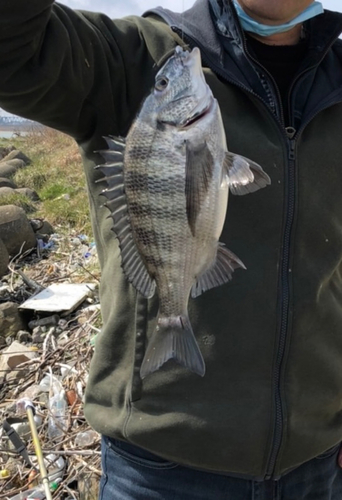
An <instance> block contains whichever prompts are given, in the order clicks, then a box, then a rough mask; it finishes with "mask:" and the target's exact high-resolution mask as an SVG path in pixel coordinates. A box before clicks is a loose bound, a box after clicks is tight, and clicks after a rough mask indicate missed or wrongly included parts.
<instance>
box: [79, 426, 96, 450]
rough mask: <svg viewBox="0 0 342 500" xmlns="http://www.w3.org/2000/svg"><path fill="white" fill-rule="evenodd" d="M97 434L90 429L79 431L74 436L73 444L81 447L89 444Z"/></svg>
mask: <svg viewBox="0 0 342 500" xmlns="http://www.w3.org/2000/svg"><path fill="white" fill-rule="evenodd" d="M97 436H98V433H97V432H95V431H92V430H89V431H85V432H79V433H78V434H77V436H76V438H75V446H76V447H80V448H83V447H84V446H89V445H91V444H93V443H94V441H95V440H96V438H97Z"/></svg>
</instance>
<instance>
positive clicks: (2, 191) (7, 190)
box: [0, 186, 15, 198]
mask: <svg viewBox="0 0 342 500" xmlns="http://www.w3.org/2000/svg"><path fill="white" fill-rule="evenodd" d="M10 194H15V191H14V189H13V188H11V187H8V186H4V187H0V198H1V197H3V196H8V195H10Z"/></svg>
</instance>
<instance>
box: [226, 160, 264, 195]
mask: <svg viewBox="0 0 342 500" xmlns="http://www.w3.org/2000/svg"><path fill="white" fill-rule="evenodd" d="M224 166H225V169H224V170H225V172H226V173H227V175H228V179H229V188H230V191H231V193H232V194H237V195H244V194H248V193H253V192H255V191H258V190H259V189H261V188H264V187H266V186H267V185H268V184H271V180H270V178H269V176H268V175H267V174H266V172H264V170H263V169H262V168H261V167H260V165H258V164H257V163H255V162H254V161H252V160H249V159H248V158H245V157H244V156H240V155H235V154H233V153H229V152H228V153H226V156H225V162H224Z"/></svg>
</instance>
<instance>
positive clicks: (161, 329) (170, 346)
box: [140, 315, 205, 379]
mask: <svg viewBox="0 0 342 500" xmlns="http://www.w3.org/2000/svg"><path fill="white" fill-rule="evenodd" d="M169 359H173V360H174V361H176V363H178V364H179V365H181V366H183V367H185V368H187V369H189V370H190V371H192V372H193V373H196V374H198V375H200V376H201V377H203V376H204V373H205V364H204V360H203V357H202V354H201V351H200V349H199V347H198V344H197V341H196V338H195V335H194V333H193V331H192V327H191V324H190V320H189V318H188V317H187V316H186V315H183V316H173V317H163V316H158V323H157V328H156V329H155V331H154V332H153V334H152V337H151V339H150V341H149V343H148V346H147V349H146V353H145V356H144V359H143V362H142V365H141V368H140V376H141V378H142V379H144V378H145V377H147V375H149V374H150V373H153V372H155V371H157V370H158V369H159V368H160V367H161V366H163V364H164V363H166V362H167V361H168V360H169Z"/></svg>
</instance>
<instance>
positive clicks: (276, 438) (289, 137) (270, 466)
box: [171, 26, 335, 480]
mask: <svg viewBox="0 0 342 500" xmlns="http://www.w3.org/2000/svg"><path fill="white" fill-rule="evenodd" d="M171 29H172V30H173V31H174V32H175V33H177V34H178V36H182V38H183V40H185V39H186V40H187V42H188V45H189V46H190V47H194V46H195V45H196V46H198V47H199V48H200V50H201V54H202V59H203V61H204V62H206V63H207V65H208V67H210V68H211V69H212V70H213V71H214V72H215V73H216V74H218V75H219V76H221V77H222V78H224V79H225V80H226V81H227V82H229V83H231V84H233V85H235V86H236V87H238V88H241V89H242V90H244V91H245V92H248V93H249V94H252V95H253V96H254V97H256V98H257V99H258V100H259V101H261V102H262V103H263V104H264V105H266V109H269V107H268V104H270V107H271V109H272V110H274V111H275V107H274V103H273V106H272V102H270V103H267V102H266V101H265V100H264V99H263V98H262V97H260V96H259V95H258V94H257V93H255V92H253V90H251V89H249V88H248V87H246V86H245V85H242V84H241V83H240V82H237V81H236V80H234V79H232V78H229V77H227V75H226V73H225V72H224V71H222V70H221V69H220V68H219V67H217V65H216V64H215V62H214V61H212V60H211V59H210V58H208V57H207V54H206V51H205V48H204V47H203V46H202V45H201V44H199V43H198V42H195V41H194V40H193V39H192V38H191V37H189V36H188V35H186V34H185V33H184V32H183V31H182V30H180V29H179V28H177V27H176V26H172V27H171ZM332 43H333V42H332ZM332 43H331V44H330V45H329V46H328V47H327V49H326V51H325V52H324V54H323V55H322V58H321V60H322V59H323V58H324V56H325V55H326V54H327V52H328V50H329V49H330V47H331V45H332ZM245 45H246V44H245V42H244V48H245V51H246V53H248V51H247V48H246V46H245ZM249 57H250V59H252V61H253V62H255V63H256V64H257V65H258V67H260V68H261V69H262V70H263V71H265V73H267V74H268V76H269V78H270V80H271V81H272V82H273V86H274V88H275V90H276V93H277V96H278V103H279V106H280V115H281V117H280V118H279V117H278V116H277V114H276V113H275V112H271V114H272V116H273V118H275V120H276V122H277V123H278V125H279V126H280V128H281V131H282V132H283V133H284V132H285V136H286V144H287V149H288V158H287V159H288V165H287V166H288V175H287V182H288V184H287V193H286V199H287V207H286V219H285V229H284V236H283V251H282V264H281V273H280V279H281V297H280V298H281V309H280V311H281V312H280V330H279V342H278V351H277V358H276V362H275V366H274V378H273V380H274V391H275V399H274V401H275V418H274V427H273V429H274V432H273V440H272V446H271V451H270V455H269V459H268V463H267V466H266V474H265V476H264V479H265V480H267V479H272V478H273V479H274V469H275V465H276V461H277V458H278V454H279V451H280V447H281V442H282V434H283V423H284V416H283V406H282V397H281V368H282V363H283V359H284V354H285V348H286V338H287V329H288V318H289V305H290V277H289V274H290V273H291V269H290V244H291V234H292V226H293V222H294V215H295V177H296V176H295V163H296V162H295V160H296V155H295V150H296V143H297V140H298V138H299V136H300V134H301V132H302V130H303V129H304V128H305V127H306V126H307V125H308V123H309V122H310V121H311V120H312V119H313V118H314V117H315V116H316V115H317V114H318V113H320V112H321V111H322V110H323V109H325V108H326V107H329V105H327V106H325V108H322V109H319V110H318V111H317V112H315V113H313V114H312V115H310V116H309V117H308V119H307V120H306V121H305V123H303V124H302V125H301V127H300V129H299V130H298V131H297V130H296V129H295V128H294V127H292V126H288V127H285V124H284V112H283V107H282V103H281V99H280V94H279V90H278V88H277V85H276V84H275V82H274V78H273V77H272V75H270V74H269V73H268V71H267V70H266V69H265V68H263V67H262V66H261V65H260V64H259V63H258V61H256V60H255V59H254V58H252V57H251V56H249ZM310 69H312V67H310V68H306V69H305V70H304V71H302V72H301V73H300V74H299V75H297V77H296V78H295V80H294V81H293V82H292V85H291V87H290V89H289V98H290V94H291V92H292V90H293V88H294V85H295V83H296V82H297V81H298V80H299V79H300V78H301V77H302V76H303V74H305V73H306V72H307V71H309V70H310ZM289 104H290V103H289ZM332 104H335V101H334V102H331V104H330V105H332ZM289 110H290V106H289Z"/></svg>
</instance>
